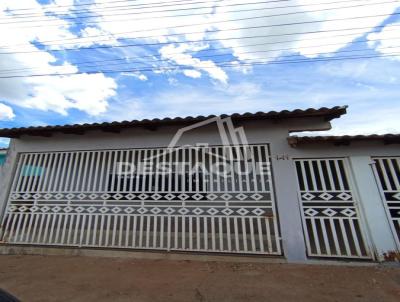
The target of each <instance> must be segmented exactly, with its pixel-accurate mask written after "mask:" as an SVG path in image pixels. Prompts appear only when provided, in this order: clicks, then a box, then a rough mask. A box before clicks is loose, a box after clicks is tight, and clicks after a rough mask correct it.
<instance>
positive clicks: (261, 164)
mask: <svg viewBox="0 0 400 302" xmlns="http://www.w3.org/2000/svg"><path fill="white" fill-rule="evenodd" d="M257 151H258V165H259V167H260V180H261V191H262V192H265V191H266V188H265V182H266V181H265V177H264V169H263V160H262V152H261V146H257Z"/></svg>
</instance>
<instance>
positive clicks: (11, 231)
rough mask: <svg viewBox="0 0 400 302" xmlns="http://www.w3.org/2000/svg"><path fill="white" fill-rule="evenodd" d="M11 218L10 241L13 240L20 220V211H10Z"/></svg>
mask: <svg viewBox="0 0 400 302" xmlns="http://www.w3.org/2000/svg"><path fill="white" fill-rule="evenodd" d="M10 220H11V221H12V223H11V227H10V230H9V232H8V234H7V235H8V242H13V237H14V227H15V224H16V222H17V220H18V213H10Z"/></svg>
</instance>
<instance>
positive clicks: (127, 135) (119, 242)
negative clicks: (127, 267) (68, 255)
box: [0, 106, 400, 262]
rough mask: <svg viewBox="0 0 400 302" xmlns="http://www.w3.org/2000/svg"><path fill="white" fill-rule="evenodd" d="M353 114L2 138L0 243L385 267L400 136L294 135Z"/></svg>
mask: <svg viewBox="0 0 400 302" xmlns="http://www.w3.org/2000/svg"><path fill="white" fill-rule="evenodd" d="M344 114H346V106H344V107H340V106H337V107H333V108H320V109H306V110H300V109H297V110H293V111H287V110H284V111H280V112H275V111H271V112H257V113H254V114H251V113H245V114H232V115H222V116H207V117H204V116H198V117H186V118H173V119H171V118H165V119H153V120H140V121H138V120H133V121H124V122H113V123H102V124H98V123H94V124H83V125H65V126H47V127H29V128H12V129H0V137H8V138H11V142H10V147H9V151H8V156H7V160H6V163H5V166H4V169H3V171H2V173H3V175H2V176H3V177H2V178H1V182H2V183H1V192H0V204H1V221H2V224H1V241H2V245H1V246H0V248H1V247H3V248H4V247H7V246H13V247H15V248H16V247H20V248H23V246H24V245H30V246H60V247H74V248H78V249H90V248H101V249H129V250H158V251H165V252H188V253H189V252H190V253H197V254H199V253H215V254H223V255H227V254H234V255H248V256H254V255H258V256H260V257H265V256H274V257H281V258H285V259H286V260H287V261H288V262H306V261H309V260H312V259H332V260H338V259H361V260H370V261H383V260H385V259H387V258H388V257H389V256H388V255H392V254H393V253H396V252H398V251H399V249H400V243H399V237H400V145H399V143H400V135H373V136H314V137H310V136H297V135H294V133H297V132H302V131H321V130H329V129H331V123H330V122H331V120H333V119H336V118H340V117H341V116H342V115H344Z"/></svg>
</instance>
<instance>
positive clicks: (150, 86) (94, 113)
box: [0, 0, 400, 146]
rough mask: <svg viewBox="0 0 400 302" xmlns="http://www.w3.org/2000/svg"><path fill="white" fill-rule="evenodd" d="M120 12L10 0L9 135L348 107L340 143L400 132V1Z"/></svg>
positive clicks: (337, 124) (1, 59)
mask: <svg viewBox="0 0 400 302" xmlns="http://www.w3.org/2000/svg"><path fill="white" fill-rule="evenodd" d="M15 2H17V3H15ZM117 2H118V3H117ZM117 2H112V1H105V0H98V1H88V0H87V1H72V0H63V1H40V3H38V2H36V1H34V0H25V1H9V0H6V1H2V3H1V4H0V11H1V12H2V13H1V14H0V36H1V38H2V39H1V41H3V42H1V46H0V127H1V128H8V127H21V126H32V125H33V126H34V125H48V124H51V125H54V124H67V123H84V122H99V121H112V120H132V119H142V118H156V117H157V118H161V117H167V116H168V117H175V116H187V115H206V114H221V113H233V112H241V113H242V112H256V111H269V110H283V109H294V108H308V107H322V106H328V107H329V106H335V105H349V110H348V114H347V116H345V117H343V118H341V119H339V120H335V121H334V123H333V126H334V129H333V130H332V133H348V134H355V133H387V132H399V123H398V121H397V120H398V117H399V116H400V90H399V84H400V55H399V56H396V55H398V54H400V27H397V26H400V17H399V15H398V14H399V13H400V1H389V0H380V1H376V0H375V1H360V0H358V1H346V2H345V1H336V2H333V1H332V0H323V1H312V0H301V1H294V0H293V1H292V0H288V1H273V2H271V1H260V0H252V1H251V2H250V1H249V3H253V4H248V5H243V3H241V1H221V0H220V1H210V0H208V1H202V2H200V1H195V0H177V1H173V2H171V1H160V0H151V1H147V2H146V1H133V0H125V1H117ZM161 2H164V6H161ZM321 2H322V3H325V4H324V5H317V4H320V3H321ZM377 4H379V5H377ZM199 7H200V8H199ZM201 7H203V8H201ZM27 8H29V9H27ZM83 9H85V10H83ZM200 13H201V14H200ZM183 14H186V15H187V16H186V17H184V16H181V15H183ZM89 15H90V16H92V17H91V18H87V16H89ZM178 15H179V16H178ZM271 15H274V16H271ZM277 15H279V16H277ZM238 19H243V20H238ZM332 19H334V20H336V21H329V20H332ZM337 19H343V20H337ZM21 21H24V22H21ZM292 23H297V25H295V24H293V25H283V24H292ZM277 25H282V26H277ZM251 27H258V28H251ZM156 29H157V30H156ZM232 29H234V30H232ZM239 29H240V30H239ZM311 32H312V33H311ZM316 32H317V33H316ZM149 36H151V37H150V38H149ZM249 36H252V37H253V38H246V37H249ZM255 36H257V37H255ZM143 37H147V38H143ZM231 38H233V39H231ZM210 40H212V41H210ZM5 41H6V42H5ZM193 41H195V42H196V43H194V42H193ZM131 44H135V45H136V46H130V47H128V46H127V45H131ZM148 44H152V45H148ZM99 46H100V47H107V48H98V47H99ZM116 46H117V47H116ZM121 46H122V47H121ZM82 47H84V48H85V47H86V48H87V47H89V48H95V49H82ZM55 48H57V51H51V50H50V49H55ZM71 48H74V50H72V49H71ZM79 48H81V49H79ZM344 56H352V57H357V56H370V57H373V58H368V59H352V60H335V59H338V58H341V57H344ZM116 59H117V61H112V60H116ZM320 59H323V60H325V61H322V62H315V61H316V60H320ZM103 60H104V61H103ZM288 60H295V61H299V60H302V61H303V62H301V63H292V64H289V63H287V62H286V63H285V61H288ZM102 61H103V62H102ZM84 62H92V63H86V64H85V63H84ZM221 62H226V63H222V64H229V65H235V66H236V67H234V68H233V67H231V68H227V67H220V66H218V65H219V64H221ZM253 63H256V64H253ZM257 64H258V65H257ZM88 65H89V66H88ZM177 65H178V67H177ZM251 65H252V66H251ZM110 69H115V70H126V71H130V72H123V73H122V72H119V73H112V74H108V73H105V74H103V73H96V74H92V73H90V74H85V73H84V72H85V71H102V70H110ZM141 70H143V71H141ZM76 72H78V73H81V74H76V75H74V74H73V73H76ZM32 74H52V76H45V77H31V78H30V77H16V78H7V76H10V75H13V76H15V75H17V76H21V75H24V76H25V75H32ZM54 74H67V75H54ZM1 76H3V77H6V78H1ZM0 144H1V145H3V146H4V145H6V144H7V140H4V139H2V140H0Z"/></svg>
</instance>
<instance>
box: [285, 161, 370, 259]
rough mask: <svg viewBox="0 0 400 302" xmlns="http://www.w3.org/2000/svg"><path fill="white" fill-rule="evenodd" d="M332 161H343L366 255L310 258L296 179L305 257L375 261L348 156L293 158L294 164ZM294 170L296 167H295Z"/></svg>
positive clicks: (316, 257) (298, 185) (315, 257)
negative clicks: (309, 161) (300, 161)
mask: <svg viewBox="0 0 400 302" xmlns="http://www.w3.org/2000/svg"><path fill="white" fill-rule="evenodd" d="M321 159H322V160H334V159H340V160H343V164H344V165H343V167H344V171H345V173H346V176H347V179H348V182H349V188H350V191H351V192H352V195H353V204H354V209H355V211H356V214H357V217H358V221H359V227H360V233H361V236H362V239H363V241H364V245H365V250H366V253H367V255H366V256H365V257H357V256H338V255H335V256H329V255H327V256H324V255H321V256H312V255H310V254H309V248H308V247H309V244H310V243H309V239H308V238H307V234H308V233H307V231H306V229H305V227H306V224H305V216H304V211H303V204H302V203H303V201H302V198H301V192H300V184H299V182H298V179H297V182H296V184H297V187H296V189H297V196H298V202H299V210H300V214H301V220H302V221H301V222H302V223H301V227H302V230H303V237H304V241H305V243H306V255H307V259H308V260H316V259H326V260H328V259H333V260H335V259H336V260H345V259H351V260H361V261H363V260H364V261H368V260H377V259H376V256H375V253H373V252H372V251H373V249H372V241H371V237H370V232H369V228H368V223H367V220H366V218H365V217H364V212H363V208H362V205H361V202H360V201H361V198H360V196H359V192H358V186H357V183H356V181H355V179H354V175H353V168H352V166H351V161H350V157H348V156H329V157H294V158H293V162H294V163H295V162H296V161H297V160H321ZM295 169H296V166H295ZM294 173H295V174H296V177H298V175H297V170H295V171H294Z"/></svg>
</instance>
